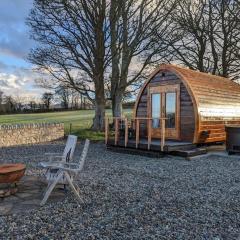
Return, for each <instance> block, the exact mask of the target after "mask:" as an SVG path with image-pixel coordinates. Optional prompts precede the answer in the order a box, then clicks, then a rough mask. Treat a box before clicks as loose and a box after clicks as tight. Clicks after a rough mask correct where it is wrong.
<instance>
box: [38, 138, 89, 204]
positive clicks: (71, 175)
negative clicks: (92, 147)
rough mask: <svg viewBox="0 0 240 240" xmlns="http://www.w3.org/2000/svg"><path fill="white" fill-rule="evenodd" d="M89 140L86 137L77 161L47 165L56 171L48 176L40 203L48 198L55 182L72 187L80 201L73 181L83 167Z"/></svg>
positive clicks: (43, 202) (77, 189)
mask: <svg viewBox="0 0 240 240" xmlns="http://www.w3.org/2000/svg"><path fill="white" fill-rule="evenodd" d="M89 144H90V141H89V140H88V139H87V140H86V141H85V145H84V148H83V151H82V154H81V157H80V161H79V162H78V163H67V162H63V161H61V162H54V163H53V165H52V166H50V165H48V168H50V169H55V170H56V169H57V171H56V172H55V173H54V174H52V175H51V178H48V179H47V180H48V186H47V189H46V192H45V195H44V198H43V200H42V201H41V203H40V205H41V206H42V205H44V204H45V203H46V201H47V199H48V198H49V196H50V194H51V192H52V191H53V189H54V188H55V187H56V185H57V184H59V183H60V184H68V185H69V186H70V188H71V189H72V191H73V193H74V194H75V195H76V197H77V199H78V200H79V201H82V200H81V198H80V195H79V188H78V186H77V184H75V183H74V179H75V178H76V177H77V176H78V174H79V172H80V171H81V170H82V169H83V166H84V162H85V159H86V156H87V152H88V148H89Z"/></svg>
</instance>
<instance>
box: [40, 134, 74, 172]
mask: <svg viewBox="0 0 240 240" xmlns="http://www.w3.org/2000/svg"><path fill="white" fill-rule="evenodd" d="M76 145H77V136H74V135H68V138H67V142H66V145H65V148H64V151H63V154H62V155H60V154H59V153H45V156H46V157H48V160H49V161H47V162H41V163H40V165H41V166H43V165H44V166H45V167H47V164H48V163H51V164H52V162H53V161H54V160H57V161H63V162H69V161H71V160H72V158H73V154H74V151H75V148H76Z"/></svg>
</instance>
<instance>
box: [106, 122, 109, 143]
mask: <svg viewBox="0 0 240 240" xmlns="http://www.w3.org/2000/svg"><path fill="white" fill-rule="evenodd" d="M108 127H109V120H108V118H105V144H106V145H107V143H108V134H109V132H108Z"/></svg>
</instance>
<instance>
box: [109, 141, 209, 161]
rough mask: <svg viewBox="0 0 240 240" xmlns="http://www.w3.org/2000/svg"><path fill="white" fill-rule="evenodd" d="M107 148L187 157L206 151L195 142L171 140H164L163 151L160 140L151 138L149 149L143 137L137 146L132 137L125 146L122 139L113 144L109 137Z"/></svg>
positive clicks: (153, 155) (127, 151)
mask: <svg viewBox="0 0 240 240" xmlns="http://www.w3.org/2000/svg"><path fill="white" fill-rule="evenodd" d="M107 148H108V149H110V150H112V151H116V152H121V153H130V154H135V155H141V156H148V157H161V156H164V155H165V154H170V155H177V156H182V157H186V158H188V157H193V156H196V155H201V154H205V153H206V149H205V148H198V147H197V146H196V144H192V143H190V142H181V141H171V140H166V141H165V146H164V151H161V140H159V139H154V140H152V142H151V145H150V149H148V140H147V139H144V138H142V139H140V140H139V144H138V147H137V148H136V141H135V140H134V139H129V140H128V143H127V146H125V141H124V139H119V141H118V143H117V144H115V141H114V140H113V139H112V140H111V139H109V140H108V143H107Z"/></svg>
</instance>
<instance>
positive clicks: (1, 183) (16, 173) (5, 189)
mask: <svg viewBox="0 0 240 240" xmlns="http://www.w3.org/2000/svg"><path fill="white" fill-rule="evenodd" d="M25 170H26V165H25V164H21V163H16V164H2V165H0V197H7V196H9V195H11V194H14V193H16V192H17V186H16V183H17V182H19V180H20V179H21V178H22V177H23V175H24V173H25ZM12 184H14V187H12Z"/></svg>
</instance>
